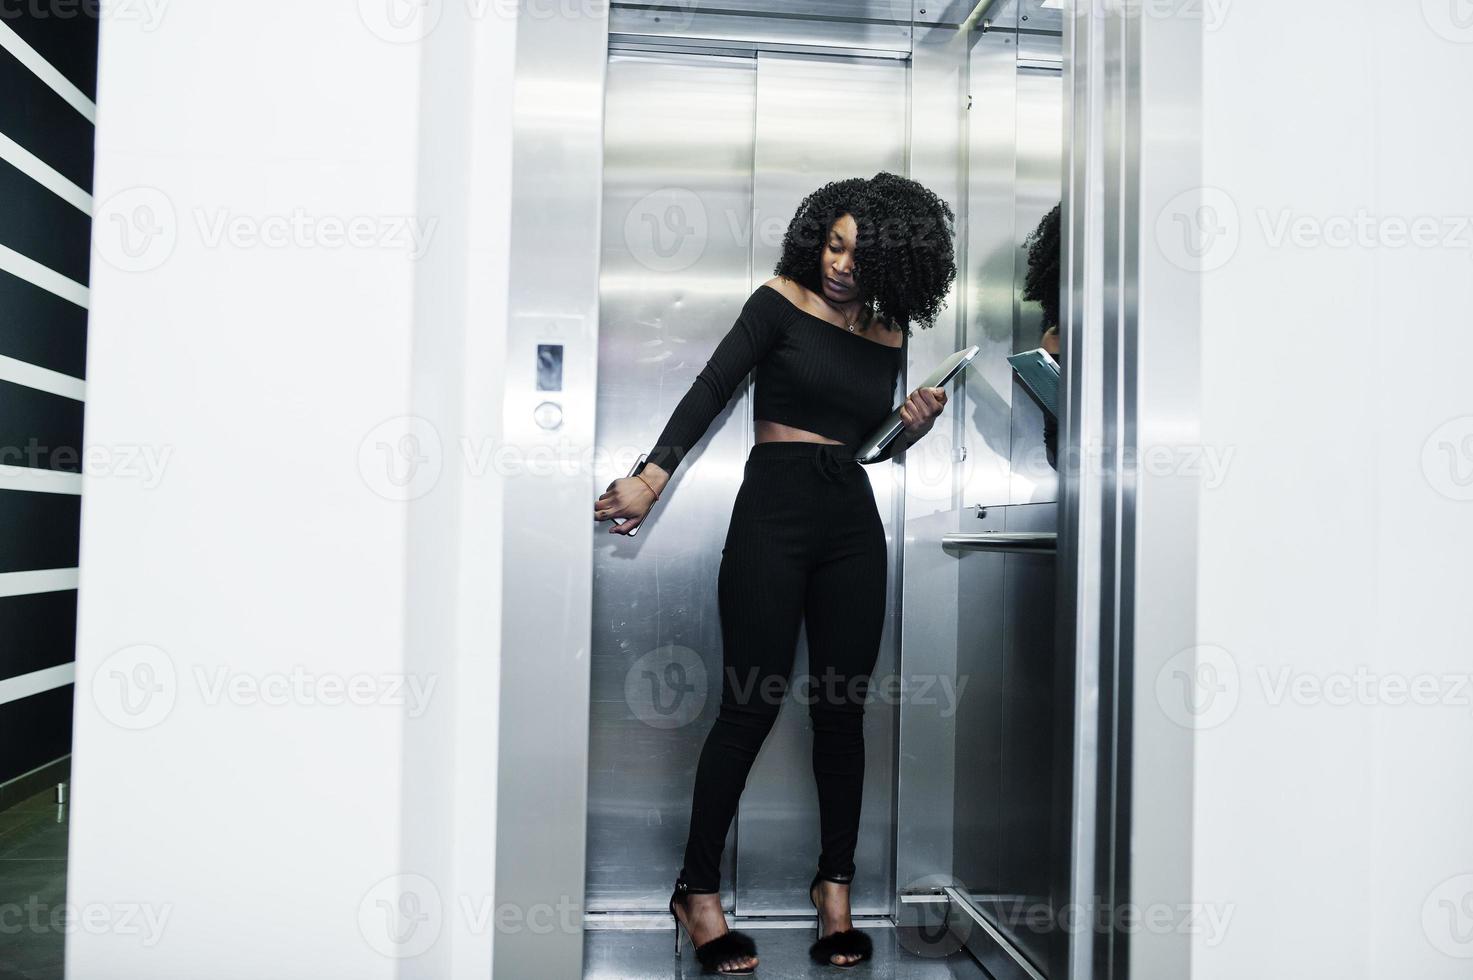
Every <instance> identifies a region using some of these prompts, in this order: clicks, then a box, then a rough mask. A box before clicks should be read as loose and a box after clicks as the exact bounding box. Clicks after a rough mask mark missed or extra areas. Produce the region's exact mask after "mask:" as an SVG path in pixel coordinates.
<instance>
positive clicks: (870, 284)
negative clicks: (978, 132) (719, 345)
mask: <svg viewBox="0 0 1473 980" xmlns="http://www.w3.org/2000/svg"><path fill="white" fill-rule="evenodd" d="M846 214H847V215H849V216H850V217H852V218H853V219H854V223H855V226H856V227H857V229H858V233H857V235H856V239H855V248H854V277H855V280H856V281H857V282H858V284H859V292H860V298H861V299H862V300H863V301H865V302H867V303H873V304H874V308H875V312H876V314H877V315H879V316H880V317H882V318H883V319H886V320H889V321H891V325H892V327H893V328H894V329H897V330H902V331H904V332H905V333H906V334H907V335H909V333H910V325H911V323H918V324H920V325H921V327H923V328H926V327H930V326H932V325H933V324H934V323H935V321H936V316H937V315H938V314H939V313H940V312H941V307H942V304H943V302H944V301H945V299H946V294H947V292H949V291H950V289H951V284H952V282H953V281H954V280H955V279H956V259H955V254H954V251H953V248H952V237H953V235H954V227H953V223H954V222H955V220H956V216H955V215H954V214H953V213H952V210H951V208H950V206H948V205H947V203H946V202H945V201H943V200H941V198H939V197H937V196H936V195H935V194H934V193H932V192H931V191H930V190H928V189H927V188H925V187H924V186H922V185H921V184H918V183H917V182H915V181H913V180H910V179H908V178H905V177H900V176H897V175H895V174H892V173H887V172H885V171H881V172H879V173H877V174H875V175H874V176H873V177H871V178H869V179H868V180H866V179H864V178H862V177H849V178H846V179H844V180H836V181H832V182H830V183H827V184H825V185H823V186H822V187H820V188H819V189H818V190H816V191H814V192H813V193H811V194H809V195H808V196H807V197H805V198H804V199H803V201H802V203H800V204H799V205H798V210H797V211H796V212H795V213H794V215H793V220H792V221H791V222H789V223H788V230H787V232H786V233H785V234H784V235H783V250H782V256H781V257H780V258H779V259H778V263H777V266H776V268H774V269H773V274H774V275H778V276H786V277H788V278H789V279H795V280H797V281H798V282H800V283H802V284H803V285H804V286H806V287H808V288H809V289H811V290H812V291H814V292H820V291H821V289H822V286H821V282H820V279H821V273H820V271H819V267H818V263H819V256H820V255H821V254H822V252H823V247H824V243H825V241H826V240H827V238H828V234H829V229H830V228H832V227H833V224H834V222H835V221H838V220H839V219H840V218H841V217H843V216H844V215H846Z"/></svg>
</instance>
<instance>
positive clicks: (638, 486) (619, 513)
mask: <svg viewBox="0 0 1473 980" xmlns="http://www.w3.org/2000/svg"><path fill="white" fill-rule="evenodd" d="M654 505H655V491H654V490H653V489H651V488H650V485H649V484H648V483H646V482H644V481H643V480H641V479H640V478H639V477H637V476H626V477H621V478H620V479H617V480H615V481H614V482H613V483H610V484H609V488H608V489H607V490H605V491H604V492H603V494H602V495H601V496H600V497H599V498H598V499H597V500H595V501H594V502H593V519H594V520H595V521H608V520H612V519H614V518H616V517H626V518H628V520H626V521H625V522H624V523H623V524H615V525H613V526H612V527H610V528H609V533H610V534H628V533H629V532H630V531H633V530H634V529H635V528H637V527H639V525H640V523H641V522H642V521H643V520H644V518H645V515H646V514H648V513H649V512H650V508H651V507H653V506H654Z"/></svg>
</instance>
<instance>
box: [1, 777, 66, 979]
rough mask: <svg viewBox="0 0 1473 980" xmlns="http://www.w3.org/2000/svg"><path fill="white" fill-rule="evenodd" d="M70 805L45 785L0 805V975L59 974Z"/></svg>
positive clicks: (57, 976) (39, 976) (32, 976)
mask: <svg viewBox="0 0 1473 980" xmlns="http://www.w3.org/2000/svg"><path fill="white" fill-rule="evenodd" d="M69 809H70V808H69V807H67V806H59V805H58V804H57V803H56V790H55V789H48V790H46V791H45V792H43V793H38V794H37V795H35V796H33V797H31V798H30V799H28V800H25V801H23V802H21V803H19V804H17V805H15V806H13V807H11V808H10V809H8V810H3V811H0V980H61V976H62V953H63V948H64V946H65V940H66V934H65V933H64V932H63V931H62V926H63V923H62V921H61V909H62V908H63V906H64V905H65V903H66V847H67V815H68V810H69Z"/></svg>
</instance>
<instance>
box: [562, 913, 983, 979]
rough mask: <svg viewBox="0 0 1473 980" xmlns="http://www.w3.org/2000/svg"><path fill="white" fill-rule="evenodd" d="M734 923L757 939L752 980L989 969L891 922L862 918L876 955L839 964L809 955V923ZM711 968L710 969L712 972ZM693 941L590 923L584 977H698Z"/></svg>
mask: <svg viewBox="0 0 1473 980" xmlns="http://www.w3.org/2000/svg"><path fill="white" fill-rule="evenodd" d="M732 925H733V927H734V928H738V929H744V930H747V931H749V933H750V935H751V936H752V938H753V939H754V940H756V942H757V956H758V959H759V961H760V962H759V964H758V966H757V972H756V974H755V976H754V977H753V980H801V978H815V980H837V978H839V977H844V978H845V980H868V978H873V977H885V978H887V980H951V978H958V980H987V974H986V973H984V972H983V970H982V969H981V968H980V967H979V966H977V964H976V962H975V961H974V960H973V959H972V958H971V957H970V956H969V955H968V954H967V953H966V951H965V950H961V951H958V952H955V953H952V954H951V955H950V956H947V957H945V958H927V957H922V956H917V955H915V954H914V953H911V952H910V951H909V950H906V949H904V948H902V947H901V945H900V943H899V942H897V933H896V931H895V930H894V929H892V928H870V927H869V926H867V925H865V924H863V923H860V928H862V929H864V930H865V931H866V932H868V933H869V934H870V936H871V938H873V939H874V943H875V956H874V959H873V960H870V961H867V962H865V963H861V964H859V965H858V966H854V967H850V968H849V969H844V970H841V969H839V968H838V967H830V966H824V965H822V964H818V963H814V962H813V961H812V960H810V959H809V958H808V946H809V944H811V943H812V942H813V926H812V924H811V923H802V924H797V925H795V926H794V927H792V928H781V929H773V928H765V929H749V930H748V929H747V927H746V926H743V925H742V924H741V921H740V920H737V921H735V922H733V923H732ZM712 975H713V974H706V975H705V976H707V977H709V976H712ZM700 976H702V974H701V965H700V964H699V963H697V962H696V958H695V956H694V954H693V953H692V952H691V948H690V945H689V943H687V944H685V947H684V950H683V952H682V954H681V958H680V959H679V960H676V959H675V934H674V932H673V931H672V930H670V929H659V930H656V929H649V930H624V929H589V930H587V931H585V932H584V933H583V977H584V980H669V978H684V977H700Z"/></svg>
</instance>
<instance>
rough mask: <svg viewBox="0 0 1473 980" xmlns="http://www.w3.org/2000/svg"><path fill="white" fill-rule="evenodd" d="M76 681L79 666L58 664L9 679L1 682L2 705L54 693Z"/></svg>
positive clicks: (0, 702) (0, 695) (0, 696)
mask: <svg viewBox="0 0 1473 980" xmlns="http://www.w3.org/2000/svg"><path fill="white" fill-rule="evenodd" d="M76 679H77V665H76V664H75V663H69V664H58V665H57V666H55V667H47V668H46V669H45V670H37V671H32V672H31V673H29V674H21V675H20V676H19V677H8V678H6V679H5V680H3V681H0V704H9V703H10V702H12V701H19V700H20V699H21V698H28V697H30V696H31V695H33V694H41V693H43V692H45V691H54V690H56V689H57V688H58V687H64V686H66V685H67V684H71V683H72V682H73V681H75V680H76Z"/></svg>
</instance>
